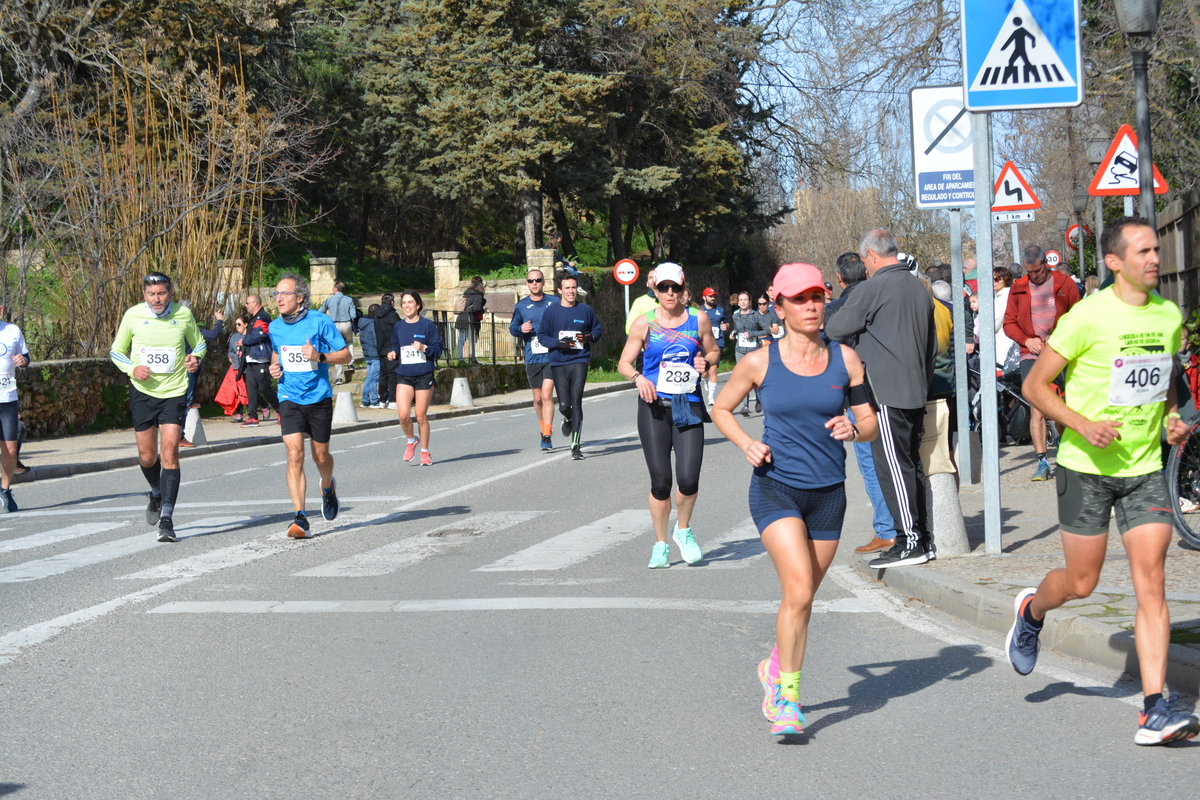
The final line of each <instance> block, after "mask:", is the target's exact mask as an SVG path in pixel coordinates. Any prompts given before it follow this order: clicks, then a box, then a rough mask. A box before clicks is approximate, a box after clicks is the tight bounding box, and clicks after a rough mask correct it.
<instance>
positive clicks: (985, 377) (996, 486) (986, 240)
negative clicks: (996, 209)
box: [971, 113, 1001, 555]
mask: <svg viewBox="0 0 1200 800" xmlns="http://www.w3.org/2000/svg"><path fill="white" fill-rule="evenodd" d="M971 135H972V137H973V138H974V151H975V260H976V261H977V262H978V270H979V272H978V274H979V276H980V277H979V283H980V287H979V288H980V290H981V291H980V292H979V316H980V318H981V319H983V320H985V321H986V322H988V323H990V324H991V325H994V324H995V323H994V322H993V320H995V319H996V295H995V292H991V291H988V290H989V289H990V288H991V285H992V284H991V277H992V208H991V206H992V127H991V117H990V115H989V114H987V113H982V114H979V113H973V114H971ZM983 327H984V329H988V330H990V327H989V326H988V325H984V326H983ZM979 377H980V387H979V392H980V414H981V416H982V423H983V425H982V428H983V534H984V552H986V553H987V554H988V555H999V554H1000V552H1001V542H1000V523H1001V520H1000V437H999V431H998V428H997V426H998V422H999V420H998V418H997V414H996V337H995V336H981V337H979Z"/></svg>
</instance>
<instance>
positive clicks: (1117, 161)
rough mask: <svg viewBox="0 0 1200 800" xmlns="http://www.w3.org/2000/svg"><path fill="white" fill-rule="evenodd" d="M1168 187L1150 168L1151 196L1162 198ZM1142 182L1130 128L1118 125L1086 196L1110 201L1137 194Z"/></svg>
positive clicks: (1155, 171)
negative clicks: (1108, 198)
mask: <svg viewBox="0 0 1200 800" xmlns="http://www.w3.org/2000/svg"><path fill="white" fill-rule="evenodd" d="M1169 188H1170V187H1169V186H1167V182H1166V181H1165V180H1164V179H1163V176H1162V173H1161V172H1159V171H1158V165H1157V164H1156V165H1154V193H1155V194H1166V193H1167V190H1168V189H1169ZM1141 191H1142V181H1141V178H1140V177H1139V173H1138V140H1137V134H1136V133H1134V132H1133V128H1131V127H1129V126H1128V125H1122V126H1121V128H1120V130H1118V131H1117V135H1116V136H1114V137H1113V140H1112V144H1110V145H1109V146H1108V153H1106V154H1105V156H1104V160H1103V161H1101V162H1100V169H1098V170H1096V174H1095V175H1094V176H1093V177H1092V182H1091V184H1090V185H1089V186H1088V194H1090V195H1091V196H1092V197H1111V196H1114V195H1124V194H1140V193H1141Z"/></svg>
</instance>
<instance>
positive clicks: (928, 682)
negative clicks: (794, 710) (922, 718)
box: [781, 645, 995, 744]
mask: <svg viewBox="0 0 1200 800" xmlns="http://www.w3.org/2000/svg"><path fill="white" fill-rule="evenodd" d="M982 651H983V648H982V647H980V646H979V645H957V646H953V647H943V648H942V650H941V652H940V653H938V654H937V655H936V656H933V657H931V658H914V659H909V660H907V661H878V662H876V663H874V664H859V665H857V666H853V667H850V671H851V672H853V673H854V674H855V675H859V676H861V678H862V680H860V681H856V682H855V683H852V684H850V687H849V688H848V689H847V696H846V697H844V698H842V699H840V700H829V701H826V702H824V703H818V704H817V705H814V706H804V707H803V711H804V713H805V715H806V716H808V715H811V714H812V713H813V712H814V711H825V710H829V709H841V710H839V711H835V712H834V713H832V714H827V715H825V716H823V717H821V718H820V719H818V720H817V721H815V722H813V723H811V724H809V725H808V726H807V727H806V728H805V730H804V732H805V736H803V737H784V741H782V742H781V744H803V743H804V741H805V740H806V739H807V738H809V737H812V736H815V735H816V734H817V733H818V732H819V731H821V730H823V729H825V728H828V727H829V726H830V725H836V724H838V723H839V722H843V721H845V720H848V719H851V718H853V717H857V716H858V715H860V714H869V713H871V712H873V711H878V710H879V709H881V708H883V707H884V706H886V705H887V704H888V701H889V700H891V699H892V698H893V697H903V696H904V695H908V694H913V693H915V692H919V691H921V690H922V689H926V688H928V687H930V686H933V685H934V684H936V683H940V682H941V681H961V680H966V679H967V678H970V677H972V676H974V675H977V674H979V673H980V672H983V671H984V670H985V669H988V668H990V667H992V666H994V665H995V662H994V661H992V659H990V658H988V657H987V656H985V655H983V652H982Z"/></svg>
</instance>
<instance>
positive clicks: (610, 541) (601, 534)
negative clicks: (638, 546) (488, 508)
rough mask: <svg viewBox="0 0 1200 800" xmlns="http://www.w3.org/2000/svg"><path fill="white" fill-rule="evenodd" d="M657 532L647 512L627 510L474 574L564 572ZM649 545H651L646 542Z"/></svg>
mask: <svg viewBox="0 0 1200 800" xmlns="http://www.w3.org/2000/svg"><path fill="white" fill-rule="evenodd" d="M653 531H654V525H653V524H652V523H651V521H650V511H649V510H648V509H644V508H640V509H627V510H625V511H618V512H617V513H615V514H610V515H609V516H607V517H605V518H604V519H601V520H597V521H596V522H593V523H591V524H589V525H584V526H582V527H579V528H576V529H575V530H573V531H568V532H566V533H563V534H559V535H558V536H555V537H554V538H552V539H547V540H546V541H544V542H539V543H538V544H535V545H533V546H532V547H527V548H526V549H524V550H522V551H520V552H519V553H514V554H513V555H511V556H507V557H505V558H502V559H500V560H499V561H495V562H493V563H491V564H488V565H486V566H483V567H479V568H478V569H476V570H475V572H522V571H530V570H550V569H565V568H566V567H570V566H574V565H575V564H578V563H580V562H582V561H586V560H587V559H589V558H591V557H592V556H595V555H599V554H600V553H602V552H604V551H605V550H608V549H609V548H612V547H616V546H617V545H619V544H622V543H623V542H626V541H628V540H630V539H634V538H637V537H639V536H645V535H646V534H647V533H652V532H653ZM647 545H649V542H647Z"/></svg>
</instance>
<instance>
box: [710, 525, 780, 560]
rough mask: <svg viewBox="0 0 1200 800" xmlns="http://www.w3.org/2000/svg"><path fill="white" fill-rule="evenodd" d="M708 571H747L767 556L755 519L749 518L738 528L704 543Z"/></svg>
mask: <svg viewBox="0 0 1200 800" xmlns="http://www.w3.org/2000/svg"><path fill="white" fill-rule="evenodd" d="M700 545H701V546H702V547H703V548H704V565H705V567H706V568H707V569H745V568H746V567H748V566H750V564H751V563H753V562H754V561H755V560H757V559H761V558H763V557H765V556H766V554H767V550H766V548H765V547H763V543H762V539H761V538H760V537H759V535H758V528H757V527H755V525H754V519H753V518H752V517H747V518H746V519H745V520H743V521H742V522H741V523H739V524H738V525H737V526H736V527H734V528H731V529H730V530H727V531H725V532H724V533H722V534H721V535H720V536H718V537H717V538H715V539H712V540H709V541H702V542H700Z"/></svg>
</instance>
